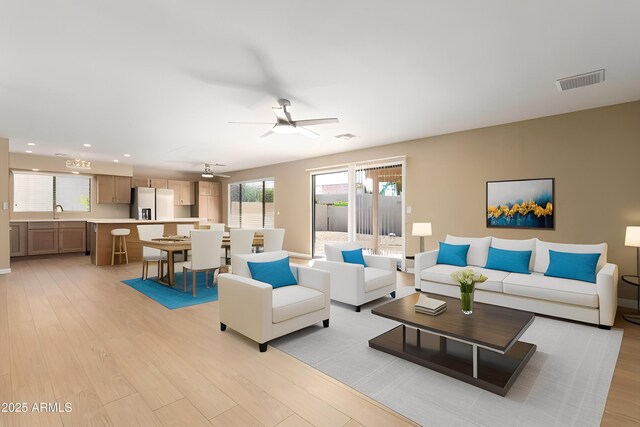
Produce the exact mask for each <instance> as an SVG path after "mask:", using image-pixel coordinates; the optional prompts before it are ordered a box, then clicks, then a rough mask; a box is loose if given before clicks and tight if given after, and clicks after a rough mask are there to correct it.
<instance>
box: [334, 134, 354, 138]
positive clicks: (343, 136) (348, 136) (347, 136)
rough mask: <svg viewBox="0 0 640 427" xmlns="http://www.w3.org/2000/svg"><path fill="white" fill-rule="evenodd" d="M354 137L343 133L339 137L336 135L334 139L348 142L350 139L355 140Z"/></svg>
mask: <svg viewBox="0 0 640 427" xmlns="http://www.w3.org/2000/svg"><path fill="white" fill-rule="evenodd" d="M355 137H356V136H355V135H354V134H352V133H343V134H340V135H336V136H335V137H334V138H338V139H344V140H349V139H351V138H355Z"/></svg>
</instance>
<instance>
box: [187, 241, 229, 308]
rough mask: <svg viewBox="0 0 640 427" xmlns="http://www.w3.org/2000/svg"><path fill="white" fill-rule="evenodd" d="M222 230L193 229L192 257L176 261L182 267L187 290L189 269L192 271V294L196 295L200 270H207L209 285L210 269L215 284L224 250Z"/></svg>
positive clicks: (207, 284)
mask: <svg viewBox="0 0 640 427" xmlns="http://www.w3.org/2000/svg"><path fill="white" fill-rule="evenodd" d="M222 234H223V232H222V231H215V230H191V232H190V236H191V259H190V260H189V261H185V262H181V263H176V267H179V266H181V267H182V285H183V288H184V292H187V271H189V270H190V271H191V286H192V288H193V289H192V294H193V296H194V297H195V296H196V275H197V273H198V272H199V271H204V272H205V286H206V287H207V288H208V287H209V271H213V273H212V275H211V285H212V286H214V285H215V274H216V270H218V269H219V268H220V252H221V251H222Z"/></svg>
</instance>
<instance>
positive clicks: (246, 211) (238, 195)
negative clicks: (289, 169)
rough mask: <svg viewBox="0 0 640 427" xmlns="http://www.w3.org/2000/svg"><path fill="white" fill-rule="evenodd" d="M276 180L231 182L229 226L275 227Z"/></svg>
mask: <svg viewBox="0 0 640 427" xmlns="http://www.w3.org/2000/svg"><path fill="white" fill-rule="evenodd" d="M274 191H275V187H274V180H273V179H265V180H261V181H251V182H242V183H236V184H229V227H232V228H273V227H274V204H273V193H274Z"/></svg>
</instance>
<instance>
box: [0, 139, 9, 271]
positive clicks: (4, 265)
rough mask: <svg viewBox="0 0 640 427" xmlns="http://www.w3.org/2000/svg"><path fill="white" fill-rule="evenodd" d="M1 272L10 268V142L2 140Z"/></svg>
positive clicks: (0, 165)
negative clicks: (5, 204)
mask: <svg viewBox="0 0 640 427" xmlns="http://www.w3.org/2000/svg"><path fill="white" fill-rule="evenodd" d="M0 177H2V178H1V179H0V272H2V271H3V270H6V269H8V268H9V209H7V210H4V209H3V206H2V205H3V203H4V202H7V203H9V205H10V202H9V179H8V178H9V140H8V139H5V138H0Z"/></svg>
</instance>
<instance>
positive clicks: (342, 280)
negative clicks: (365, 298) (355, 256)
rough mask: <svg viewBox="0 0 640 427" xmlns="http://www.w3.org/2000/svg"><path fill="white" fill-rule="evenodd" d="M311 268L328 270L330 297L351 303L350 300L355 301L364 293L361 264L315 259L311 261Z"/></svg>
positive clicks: (362, 267)
mask: <svg viewBox="0 0 640 427" xmlns="http://www.w3.org/2000/svg"><path fill="white" fill-rule="evenodd" d="M313 268H318V269H320V270H325V271H328V272H329V274H330V284H331V299H334V300H336V301H341V302H347V303H350V304H352V302H350V301H357V300H358V295H364V266H363V265H361V264H349V263H346V262H336V261H324V260H317V261H314V262H313Z"/></svg>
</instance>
